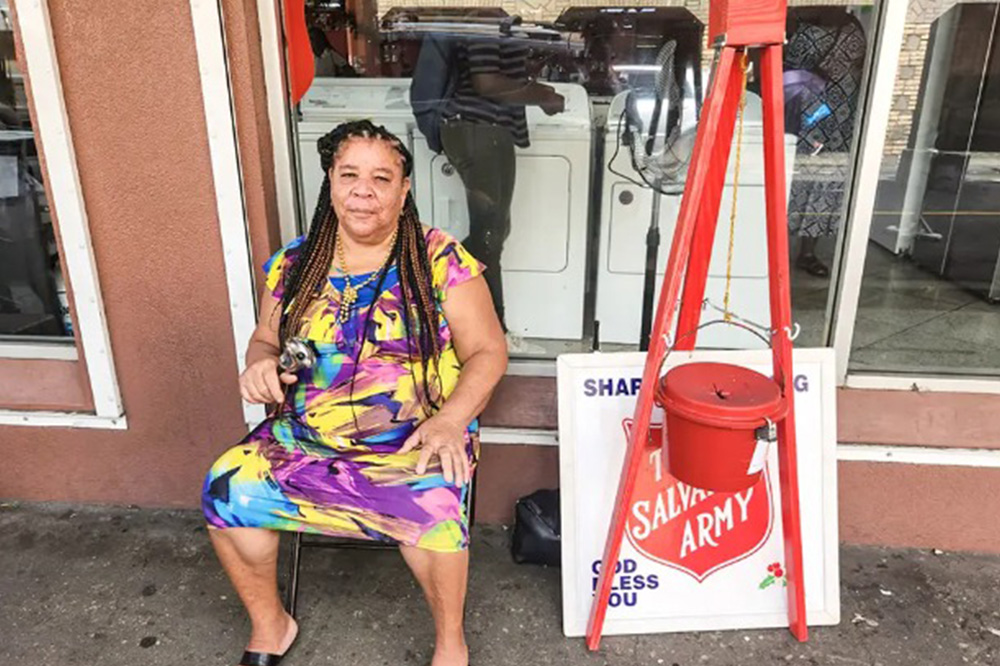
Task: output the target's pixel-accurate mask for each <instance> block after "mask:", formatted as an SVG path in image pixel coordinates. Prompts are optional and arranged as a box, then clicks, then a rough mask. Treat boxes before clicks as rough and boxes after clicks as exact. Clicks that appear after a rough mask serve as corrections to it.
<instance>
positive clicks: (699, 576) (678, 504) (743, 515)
mask: <svg viewBox="0 0 1000 666" xmlns="http://www.w3.org/2000/svg"><path fill="white" fill-rule="evenodd" d="M622 425H623V426H624V428H625V437H626V440H627V438H628V436H629V432H630V430H631V428H632V419H626V420H625V421H624V422H623V423H622ZM662 433H663V425H662V424H655V425H652V426H651V427H650V437H651V439H652V441H654V442H660V441H661V438H662ZM641 455H642V457H643V459H642V461H641V462H640V464H639V475H638V477H637V479H636V484H635V490H634V492H633V493H632V505H631V506H630V507H629V512H628V520H627V521H626V524H625V533H626V534H627V535H628V540H629V541H630V542H631V543H632V545H633V546H635V548H636V550H638V551H639V552H640V553H642V554H643V555H644V556H646V557H648V558H649V559H651V560H654V561H656V562H659V563H660V564H663V565H666V566H668V567H672V568H674V569H678V570H680V571H683V572H684V573H686V574H688V575H689V576H691V577H693V578H694V579H695V580H697V581H698V582H702V581H704V580H705V579H706V578H708V577H709V576H710V575H712V574H713V573H715V572H716V571H719V570H721V569H724V568H726V567H728V566H730V565H732V564H734V563H736V562H739V561H740V560H742V559H745V558H747V557H749V556H750V555H753V554H754V553H755V552H757V550H759V549H760V548H761V546H763V545H764V543H765V542H766V541H767V538H768V537H769V536H770V535H771V528H772V526H773V523H774V516H773V512H772V509H771V507H772V502H771V485H770V481H769V480H768V473H767V468H766V467H765V469H764V473H763V474H762V475H761V479H760V481H758V482H757V484H756V485H755V486H753V487H752V488H750V489H748V490H743V491H741V492H738V493H714V492H711V491H708V490H701V489H699V488H692V487H691V486H688V485H686V484H683V483H681V482H680V481H678V480H677V479H675V478H674V477H672V476H670V475H669V474H667V473H666V471H664V469H663V464H662V454H661V449H660V448H659V447H658V446H657V447H656V448H647V449H644V450H643V451H642V453H641Z"/></svg>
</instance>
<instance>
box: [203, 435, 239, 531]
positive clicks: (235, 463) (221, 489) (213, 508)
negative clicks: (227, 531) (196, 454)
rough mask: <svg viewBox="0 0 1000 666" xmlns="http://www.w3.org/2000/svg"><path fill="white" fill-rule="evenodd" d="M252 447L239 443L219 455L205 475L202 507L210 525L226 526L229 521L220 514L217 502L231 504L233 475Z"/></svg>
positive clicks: (232, 498)
mask: <svg viewBox="0 0 1000 666" xmlns="http://www.w3.org/2000/svg"><path fill="white" fill-rule="evenodd" d="M250 449H251V447H248V446H246V445H239V446H234V447H231V448H229V449H228V450H227V451H225V452H224V453H223V454H222V455H221V456H219V457H218V458H217V459H216V460H215V462H214V463H212V466H211V467H210V468H209V470H208V473H207V474H206V475H205V479H204V482H203V484H202V491H201V507H202V512H203V513H204V514H205V519H206V520H207V521H208V523H209V525H213V526H215V527H226V526H228V523H227V522H226V521H224V520H222V519H221V517H220V516H219V507H218V506H217V503H221V504H223V505H230V504H231V503H232V502H233V500H234V499H236V498H234V497H233V496H232V493H233V491H234V488H233V484H232V477H233V476H234V475H235V474H236V473H237V472H239V470H240V469H241V468H242V467H243V466H244V465H245V464H246V462H247V461H248V460H249V458H250V456H251V455H252V453H251V451H250Z"/></svg>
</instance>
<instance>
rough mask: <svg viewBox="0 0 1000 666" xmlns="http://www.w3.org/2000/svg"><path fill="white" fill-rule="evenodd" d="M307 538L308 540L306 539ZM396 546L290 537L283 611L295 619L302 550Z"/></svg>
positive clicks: (470, 503)
mask: <svg viewBox="0 0 1000 666" xmlns="http://www.w3.org/2000/svg"><path fill="white" fill-rule="evenodd" d="M475 488H476V474H475V473H474V474H473V475H472V480H471V481H469V491H468V492H467V493H466V494H465V512H466V515H467V516H468V517H469V529H470V530H471V529H472V524H473V523H474V522H475V517H476V493H475ZM307 536H308V538H306V537H307ZM397 547H398V546H397V545H396V544H389V543H382V542H379V541H362V540H360V539H346V538H334V537H324V536H319V535H313V534H310V535H305V534H303V533H302V532H296V533H295V534H294V536H293V537H292V552H291V557H290V558H289V566H288V588H287V589H286V590H285V610H287V611H288V614H289V615H291V616H292V617H295V609H296V606H297V603H298V597H299V567H300V565H301V563H302V550H303V549H304V548H353V549H356V550H392V549H393V548H397Z"/></svg>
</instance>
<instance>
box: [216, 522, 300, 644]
mask: <svg viewBox="0 0 1000 666" xmlns="http://www.w3.org/2000/svg"><path fill="white" fill-rule="evenodd" d="M208 532H209V535H210V536H211V538H212V545H213V546H215V553H216V554H217V555H218V556H219V561H220V562H222V567H223V568H224V569H225V570H226V573H227V574H228V575H229V580H230V581H232V583H233V587H234V588H236V593H237V594H239V596H240V600H242V601H243V605H244V606H245V607H246V609H247V613H248V614H249V615H250V623H251V625H252V630H251V634H250V642H249V643H248V644H247V649H248V650H253V651H255V652H268V653H271V654H284V653H285V650H287V649H288V647H289V646H290V645H291V644H292V641H293V640H295V635H296V634H297V633H298V629H299V628H298V625H297V624H296V622H295V620H293V619H292V617H291V616H290V615H288V613H286V612H285V608H284V606H283V605H282V603H281V598H280V597H279V596H278V541H279V536H278V533H277V532H274V531H272V530H265V529H259V528H255V527H231V528H226V529H209V530H208Z"/></svg>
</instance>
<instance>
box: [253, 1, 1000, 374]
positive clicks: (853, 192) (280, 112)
mask: <svg viewBox="0 0 1000 666" xmlns="http://www.w3.org/2000/svg"><path fill="white" fill-rule="evenodd" d="M873 4H874V8H875V12H876V14H875V17H874V21H873V29H872V39H871V46H870V54H869V57H868V60H867V63H868V65H867V66H868V68H869V72H868V74H867V78H866V94H865V98H864V100H863V109H864V112H863V113H862V114H860V115H859V123H861V125H860V126H859V128H858V131H859V134H858V139H857V145H856V147H855V152H854V164H853V172H852V176H853V182H852V183H850V198H849V201H848V204H847V207H846V210H845V214H844V218H845V231H844V234H845V237H844V238H843V239H842V241H841V244H840V247H839V248H838V253H837V257H836V260H835V264H834V266H835V269H836V270H835V272H834V274H833V276H832V278H831V280H832V281H833V287H832V289H831V298H830V301H829V305H828V307H827V310H828V313H829V314H830V315H831V316H828V317H827V322H826V334H825V339H826V343H827V345H828V346H830V347H833V348H834V350H835V353H836V359H837V375H836V376H837V383H838V386H841V387H850V388H862V387H863V388H867V389H883V390H912V388H913V386H917V387H918V388H920V389H922V390H938V391H958V392H978V393H983V392H986V393H1000V377H998V378H997V379H996V380H993V379H991V378H984V377H975V376H969V377H963V376H961V375H947V376H932V375H921V374H920V373H914V374H912V375H911V374H906V375H893V374H888V373H882V374H878V373H857V372H849V371H848V361H849V359H850V353H851V344H852V342H853V337H854V327H855V323H856V317H857V312H858V302H859V300H860V297H861V282H862V279H863V277H864V263H865V257H866V255H867V246H868V236H869V233H870V230H871V224H872V219H873V212H874V204H875V194H876V191H877V189H878V172H879V169H880V167H881V161H882V151H883V149H884V147H885V140H886V130H887V128H888V123H889V113H890V111H891V105H892V98H893V95H892V92H893V89H894V86H895V81H896V75H897V73H898V69H899V61H900V52H901V49H902V45H903V39H904V29H905V25H906V18H907V12H908V10H909V0H876V1H875V2H874V3H873ZM257 8H258V21H259V24H260V34H261V42H262V54H263V59H264V72H265V83H266V86H267V99H268V113H269V120H270V126H271V138H272V144H273V146H274V151H273V155H274V167H275V168H274V174H275V179H276V187H277V191H278V198H279V206H278V208H279V220H280V227H281V237H282V240H283V241H284V242H287V241H289V240H291V239H292V238H294V237H295V236H297V235H298V230H297V229H298V227H297V225H298V222H297V214H296V213H297V211H296V206H297V201H298V197H297V187H298V185H297V180H296V174H295V165H294V156H293V155H292V152H291V141H292V139H293V138H294V137H293V134H294V131H295V130H294V128H293V127H291V125H292V124H291V123H290V122H289V117H290V116H289V108H288V104H287V95H286V93H285V88H286V85H285V82H286V79H287V74H286V71H285V66H284V38H283V32H282V25H283V22H282V21H281V16H282V14H281V12H282V1H281V0H258V3H257ZM507 374H508V375H515V376H533V377H551V376H554V375H555V360H554V359H551V360H550V359H546V360H527V359H524V360H521V359H516V360H512V361H511V363H510V368H509V369H508V373H507Z"/></svg>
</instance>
